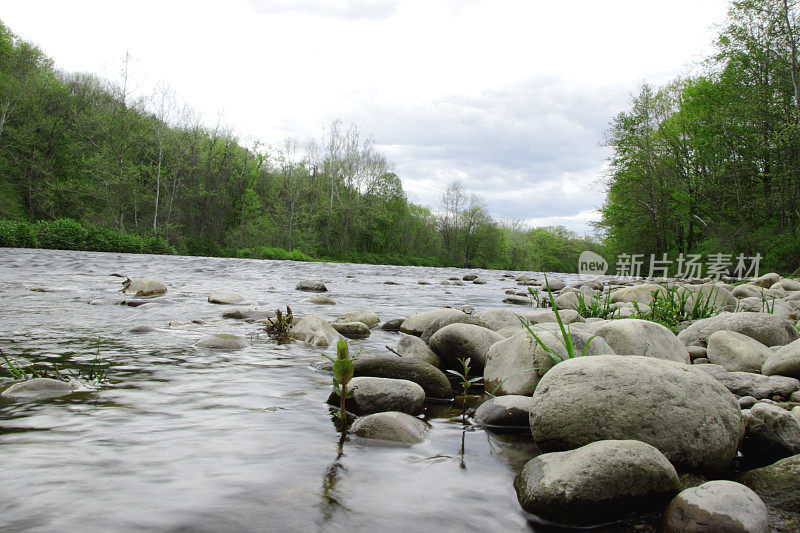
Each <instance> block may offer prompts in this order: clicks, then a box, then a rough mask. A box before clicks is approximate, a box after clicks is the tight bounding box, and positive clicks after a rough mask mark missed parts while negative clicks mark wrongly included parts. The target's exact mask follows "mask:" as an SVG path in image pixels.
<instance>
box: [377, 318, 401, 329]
mask: <svg viewBox="0 0 800 533" xmlns="http://www.w3.org/2000/svg"><path fill="white" fill-rule="evenodd" d="M404 320H405V318H393V319H391V320H387V321H386V322H384V323H383V324H381V329H382V330H384V331H400V325H401V324H402V323H403V321H404Z"/></svg>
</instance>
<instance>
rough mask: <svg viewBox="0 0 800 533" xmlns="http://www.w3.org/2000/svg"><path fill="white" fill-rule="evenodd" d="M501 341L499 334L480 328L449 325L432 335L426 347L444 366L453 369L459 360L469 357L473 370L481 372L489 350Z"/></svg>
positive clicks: (467, 325) (465, 325)
mask: <svg viewBox="0 0 800 533" xmlns="http://www.w3.org/2000/svg"><path fill="white" fill-rule="evenodd" d="M503 339H504V337H503V336H502V335H500V334H499V333H497V332H495V331H492V330H490V329H487V328H482V327H481V326H475V325H472V324H450V325H449V326H445V327H443V328H442V329H440V330H439V331H437V332H436V333H434V334H433V336H432V337H431V338H430V340H429V341H428V345H429V346H430V347H431V350H433V351H434V352H436V355H438V356H439V357H440V358H441V359H442V361H443V362H444V363H445V365H446V366H449V367H451V368H454V367H456V366H457V365H458V364H459V363H458V359H459V358H466V357H469V358H470V359H471V360H472V364H471V366H472V367H473V368H475V369H476V370H483V367H484V366H485V365H486V354H487V353H488V352H489V348H491V347H492V345H493V344H495V343H497V342H500V341H502V340H503Z"/></svg>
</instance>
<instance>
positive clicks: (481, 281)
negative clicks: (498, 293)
mask: <svg viewBox="0 0 800 533" xmlns="http://www.w3.org/2000/svg"><path fill="white" fill-rule="evenodd" d="M472 283H473V284H475V285H486V280H485V279H483V278H475V279H473V280H472Z"/></svg>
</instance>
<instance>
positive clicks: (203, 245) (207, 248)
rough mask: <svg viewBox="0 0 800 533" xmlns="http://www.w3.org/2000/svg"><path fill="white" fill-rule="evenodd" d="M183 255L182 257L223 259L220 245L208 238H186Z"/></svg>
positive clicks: (182, 248) (182, 244)
mask: <svg viewBox="0 0 800 533" xmlns="http://www.w3.org/2000/svg"><path fill="white" fill-rule="evenodd" d="M181 253H182V255H195V256H203V257H223V250H222V248H221V247H220V245H219V244H217V243H216V242H214V241H213V240H211V239H209V238H208V237H203V238H200V237H186V238H185V239H184V240H183V243H181Z"/></svg>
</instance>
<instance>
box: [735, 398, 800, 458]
mask: <svg viewBox="0 0 800 533" xmlns="http://www.w3.org/2000/svg"><path fill="white" fill-rule="evenodd" d="M743 415H744V420H745V434H744V440H743V441H742V453H744V454H745V458H747V459H752V460H755V461H757V462H760V463H761V464H766V463H770V462H772V461H775V460H777V459H782V458H784V457H788V456H790V455H795V454H798V453H800V421H798V420H797V419H796V418H795V417H794V416H792V414H791V413H789V411H787V410H786V409H784V408H782V407H778V406H777V405H770V404H767V403H757V404H755V405H754V406H753V407H752V408H751V409H748V410H746V411H744V412H743Z"/></svg>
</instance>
